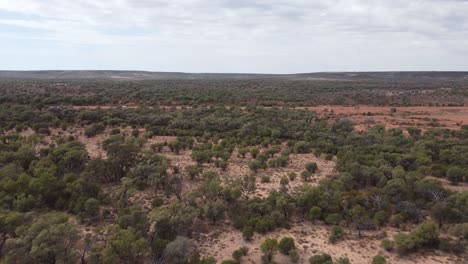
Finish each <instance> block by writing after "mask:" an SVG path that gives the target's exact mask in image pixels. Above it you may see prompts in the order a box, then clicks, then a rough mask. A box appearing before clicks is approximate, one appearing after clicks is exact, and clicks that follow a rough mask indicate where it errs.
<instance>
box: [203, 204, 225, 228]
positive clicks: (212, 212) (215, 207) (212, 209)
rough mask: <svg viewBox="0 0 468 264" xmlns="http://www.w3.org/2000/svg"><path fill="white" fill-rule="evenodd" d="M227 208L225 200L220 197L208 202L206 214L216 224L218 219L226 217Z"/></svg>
mask: <svg viewBox="0 0 468 264" xmlns="http://www.w3.org/2000/svg"><path fill="white" fill-rule="evenodd" d="M225 210H226V206H225V204H224V202H223V201H222V200H220V199H217V200H215V201H213V202H208V204H207V205H206V206H205V215H206V217H207V218H208V219H210V220H211V221H212V222H213V224H214V225H215V224H216V222H217V221H218V220H221V219H222V218H223V217H224V211H225Z"/></svg>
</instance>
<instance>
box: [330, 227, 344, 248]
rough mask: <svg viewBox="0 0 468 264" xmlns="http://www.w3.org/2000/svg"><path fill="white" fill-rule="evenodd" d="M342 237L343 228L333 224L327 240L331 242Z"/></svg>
mask: <svg viewBox="0 0 468 264" xmlns="http://www.w3.org/2000/svg"><path fill="white" fill-rule="evenodd" d="M342 238H343V229H342V228H341V227H340V226H337V225H334V226H332V227H331V229H330V236H329V237H328V241H329V242H330V243H332V244H334V243H336V242H337V241H338V240H340V239H342Z"/></svg>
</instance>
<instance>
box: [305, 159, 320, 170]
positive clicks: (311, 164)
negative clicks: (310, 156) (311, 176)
mask: <svg viewBox="0 0 468 264" xmlns="http://www.w3.org/2000/svg"><path fill="white" fill-rule="evenodd" d="M305 169H306V170H307V171H308V172H310V173H315V172H316V171H317V169H318V166H317V163H315V162H309V163H307V164H306V165H305Z"/></svg>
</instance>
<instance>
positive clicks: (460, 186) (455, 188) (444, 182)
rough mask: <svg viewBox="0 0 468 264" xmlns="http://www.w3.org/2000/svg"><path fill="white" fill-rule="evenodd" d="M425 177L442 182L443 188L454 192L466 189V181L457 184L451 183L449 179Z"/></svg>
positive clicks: (467, 189) (467, 188)
mask: <svg viewBox="0 0 468 264" xmlns="http://www.w3.org/2000/svg"><path fill="white" fill-rule="evenodd" d="M426 178H430V179H434V180H436V181H439V182H441V183H442V186H443V187H444V188H447V189H449V190H452V191H455V192H463V191H468V183H466V182H460V183H458V185H453V184H452V183H451V182H450V181H449V180H447V179H445V178H436V177H432V176H427V177H426Z"/></svg>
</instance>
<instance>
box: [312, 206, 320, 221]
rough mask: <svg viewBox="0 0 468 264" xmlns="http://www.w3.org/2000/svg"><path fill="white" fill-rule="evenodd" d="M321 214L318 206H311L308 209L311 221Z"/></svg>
mask: <svg viewBox="0 0 468 264" xmlns="http://www.w3.org/2000/svg"><path fill="white" fill-rule="evenodd" d="M321 215H322V209H321V208H320V207H318V206H312V208H310V210H309V217H310V219H311V220H312V222H315V220H317V219H320V216H321Z"/></svg>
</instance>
